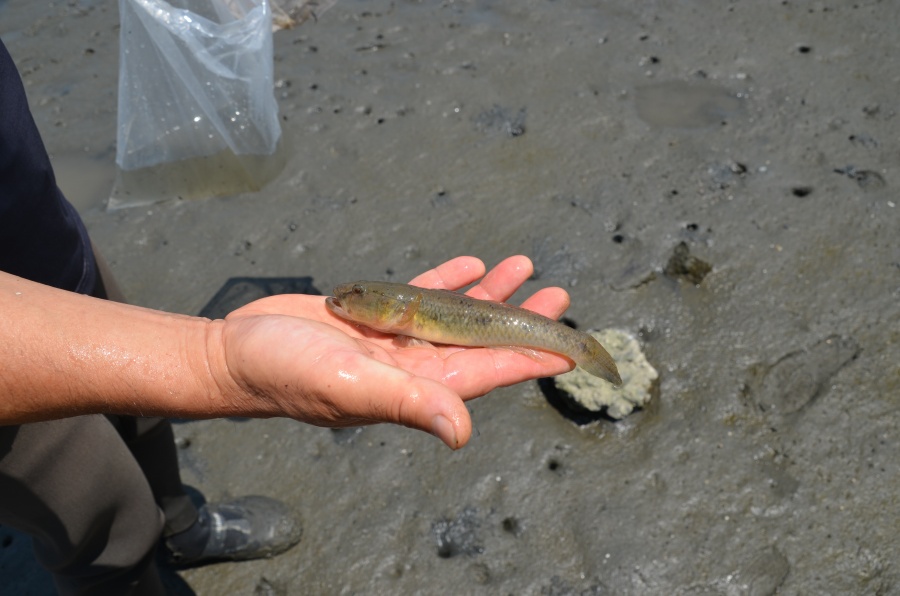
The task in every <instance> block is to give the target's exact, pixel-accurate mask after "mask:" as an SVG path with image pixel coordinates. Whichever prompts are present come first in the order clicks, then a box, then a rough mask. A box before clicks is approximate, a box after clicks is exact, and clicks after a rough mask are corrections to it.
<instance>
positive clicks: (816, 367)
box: [755, 335, 860, 414]
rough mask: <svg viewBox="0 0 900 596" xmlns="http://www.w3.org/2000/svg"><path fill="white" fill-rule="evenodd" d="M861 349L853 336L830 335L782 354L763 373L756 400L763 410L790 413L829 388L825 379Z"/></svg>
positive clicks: (806, 404) (849, 360)
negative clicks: (808, 345) (804, 346)
mask: <svg viewBox="0 0 900 596" xmlns="http://www.w3.org/2000/svg"><path fill="white" fill-rule="evenodd" d="M859 352H860V348H859V344H857V343H856V342H855V341H854V340H853V339H852V338H842V337H839V336H837V335H832V336H830V337H827V338H825V339H824V340H821V341H819V342H818V343H816V344H814V345H813V346H811V347H810V348H808V349H805V350H800V351H797V352H791V353H789V354H786V355H785V356H782V357H781V359H779V360H778V362H776V363H775V364H773V365H772V366H771V367H770V368H769V369H768V370H767V371H766V372H765V373H764V374H765V376H764V377H763V379H762V383H761V386H760V387H759V388H758V390H756V391H755V393H756V396H755V401H756V403H757V405H758V406H759V408H760V409H761V410H763V411H764V412H773V413H779V414H793V413H795V412H799V411H800V410H802V409H803V408H805V407H807V406H808V405H810V404H812V403H813V402H814V401H815V400H816V399H818V398H819V397H820V396H821V395H822V394H824V393H825V392H826V391H827V390H828V381H829V380H830V379H831V378H832V377H833V376H834V375H836V374H837V373H838V371H840V370H841V369H842V368H843V367H844V366H846V365H847V364H848V363H849V362H851V361H853V360H854V359H855V358H856V357H857V356H858V355H859Z"/></svg>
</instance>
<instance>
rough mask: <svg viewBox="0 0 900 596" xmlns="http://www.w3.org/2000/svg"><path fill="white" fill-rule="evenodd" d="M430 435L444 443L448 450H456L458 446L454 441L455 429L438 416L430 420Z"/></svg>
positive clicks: (445, 419)
mask: <svg viewBox="0 0 900 596" xmlns="http://www.w3.org/2000/svg"><path fill="white" fill-rule="evenodd" d="M431 433H432V434H433V435H434V436H436V437H437V438H439V439H440V440H442V441H443V442H444V443H446V444H447V447H449V448H450V449H456V448H457V447H458V446H459V442H458V441H457V439H456V428H454V426H453V423H452V422H450V421H449V420H447V418H445V417H444V416H441V415H440V414H438V415H437V416H435V417H434V418H432V419H431Z"/></svg>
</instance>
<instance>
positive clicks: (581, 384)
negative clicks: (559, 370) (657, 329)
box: [554, 329, 659, 419]
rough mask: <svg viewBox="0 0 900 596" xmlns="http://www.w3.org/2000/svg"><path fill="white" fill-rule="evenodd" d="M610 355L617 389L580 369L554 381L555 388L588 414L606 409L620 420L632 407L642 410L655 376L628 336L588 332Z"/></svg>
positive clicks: (605, 331) (613, 331) (617, 332)
mask: <svg viewBox="0 0 900 596" xmlns="http://www.w3.org/2000/svg"><path fill="white" fill-rule="evenodd" d="M590 335H592V336H593V337H594V338H596V339H597V341H599V342H600V343H601V344H603V347H605V348H606V350H607V351H608V352H609V353H610V355H611V356H612V357H613V359H614V360H615V361H616V365H617V366H618V368H619V374H620V375H621V377H622V384H621V385H620V386H618V387H616V386H614V385H611V384H610V383H608V382H606V381H604V380H603V379H600V378H598V377H595V376H593V375H591V374H589V373H587V372H585V371H583V370H581V368H580V367H579V368H576V369H575V370H573V371H571V372H567V373H565V374H563V375H558V376H557V377H555V378H554V381H555V384H556V388H557V389H558V390H560V391H561V392H563V393H564V394H567V395H568V396H569V397H570V398H571V399H573V400H574V401H575V402H577V403H578V404H579V405H581V406H582V407H583V408H586V409H587V410H590V411H591V412H599V411H601V410H602V409H603V408H606V414H607V415H608V416H609V417H611V418H616V419H621V418H624V417H625V416H628V415H629V414H631V412H632V411H633V410H634V408H638V407H643V406H644V405H646V404H647V403H648V402H649V401H650V398H651V395H652V389H653V384H654V382H655V381H656V379H657V378H659V373H657V372H656V369H655V368H653V366H651V365H650V363H649V362H647V358H646V357H645V356H644V353H643V352H642V351H641V345H640V343H638V340H637V338H635V337H634V336H633V335H632V334H631V333H629V332H627V331H623V330H621V329H603V330H602V331H591V332H590Z"/></svg>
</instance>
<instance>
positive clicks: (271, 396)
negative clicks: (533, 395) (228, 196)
mask: <svg viewBox="0 0 900 596" xmlns="http://www.w3.org/2000/svg"><path fill="white" fill-rule="evenodd" d="M484 272H485V267H484V264H483V263H482V262H481V261H480V260H478V259H476V258H473V257H459V258H456V259H453V260H451V261H448V262H447V263H444V264H443V265H440V266H438V267H436V268H435V269H432V270H430V271H428V272H426V273H424V274H422V275H420V276H418V277H416V278H415V279H414V280H412V282H410V283H411V284H412V285H417V286H421V287H425V288H439V289H448V290H457V289H459V288H462V287H465V286H467V285H469V284H471V283H472V282H474V281H476V280H478V279H479V278H480V279H481V281H480V282H479V283H478V284H477V285H476V286H474V287H472V288H471V289H470V290H469V291H468V292H466V293H467V294H468V295H470V296H473V297H475V298H480V299H487V300H495V301H505V300H507V299H509V297H510V296H512V295H513V293H514V292H515V291H516V290H517V289H518V288H519V286H521V285H522V284H523V283H524V282H525V281H526V280H527V279H528V278H529V277H531V274H532V272H533V266H532V263H531V261H530V260H529V259H528V258H527V257H523V256H516V257H510V258H508V259H506V260H504V261H503V262H501V263H500V264H499V265H497V266H496V267H495V268H494V269H492V270H491V271H490V272H489V273H488V274H487V275H484ZM568 305H569V297H568V294H567V293H566V292H565V290H562V289H561V288H545V289H542V290H540V291H538V292H536V293H535V294H534V295H532V296H531V297H529V298H528V299H527V300H526V301H525V302H524V303H523V304H522V306H523V307H524V308H528V309H530V310H533V311H535V312H538V313H540V314H543V315H545V316H547V317H550V318H553V319H556V318H558V317H559V316H560V315H561V314H562V313H563V312H564V311H565V310H566V308H567V307H568ZM216 323H218V326H217V327H216V331H215V332H214V333H213V334H212V335H211V344H210V354H211V367H212V368H211V370H212V372H213V374H214V377H215V378H216V379H217V382H218V384H219V386H220V387H222V388H223V393H224V394H225V395H226V396H228V397H229V398H230V399H232V400H235V402H234V404H235V406H236V408H237V409H238V410H239V411H242V412H244V413H246V414H251V415H257V416H289V417H291V418H295V419H297V420H302V421H304V422H308V423H311V424H316V425H319V426H329V427H342V426H356V425H360V424H369V423H374V422H393V423H397V424H403V425H405V426H409V427H412V428H418V429H420V430H424V431H426V432H430V433H433V434H435V435H437V436H438V437H439V438H440V439H441V440H443V441H444V442H445V443H446V444H447V445H448V446H450V447H451V448H453V449H456V448H459V447H462V446H463V445H465V444H466V442H467V441H468V440H469V437H470V436H471V432H472V424H471V420H470V418H469V413H468V411H467V410H466V407H465V405H464V403H463V401H464V400H467V399H471V398H474V397H478V396H480V395H484V394H485V393H487V392H489V391H491V390H492V389H495V388H497V387H503V386H507V385H512V384H515V383H520V382H522V381H526V380H528V379H534V378H539V377H545V376H551V375H555V374H559V373H561V372H564V371H566V370H570V369H571V368H572V364H571V362H570V361H569V360H567V359H566V358H563V357H561V356H558V355H556V354H550V353H541V355H540V356H539V357H533V356H529V355H526V354H523V353H520V352H516V351H513V350H509V349H505V348H462V347H458V346H442V345H428V344H426V345H421V344H418V345H405V344H404V343H403V342H401V341H398V340H397V338H396V336H394V335H390V334H384V333H379V332H376V331H372V330H370V329H367V328H364V327H360V326H358V325H356V324H354V323H351V322H349V321H346V320H344V319H340V318H339V317H337V316H335V315H334V314H332V313H331V312H329V311H328V310H327V308H326V307H325V299H324V297H322V296H306V295H279V296H271V297H269V298H264V299H262V300H258V301H256V302H253V303H251V304H248V305H247V306H244V307H243V308H240V309H238V310H236V311H234V312H233V313H231V314H230V315H228V317H226V319H225V321H224V322H215V323H214V324H216ZM216 355H218V356H216ZM217 364H218V365H220V366H217Z"/></svg>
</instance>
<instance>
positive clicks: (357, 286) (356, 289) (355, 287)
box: [350, 284, 366, 295]
mask: <svg viewBox="0 0 900 596" xmlns="http://www.w3.org/2000/svg"><path fill="white" fill-rule="evenodd" d="M350 291H351V292H353V293H354V294H356V295H361V294H365V292H366V288H365V287H363V286H362V285H361V284H353V287H352V288H350Z"/></svg>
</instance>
